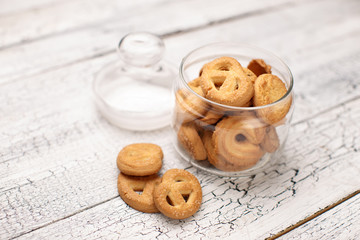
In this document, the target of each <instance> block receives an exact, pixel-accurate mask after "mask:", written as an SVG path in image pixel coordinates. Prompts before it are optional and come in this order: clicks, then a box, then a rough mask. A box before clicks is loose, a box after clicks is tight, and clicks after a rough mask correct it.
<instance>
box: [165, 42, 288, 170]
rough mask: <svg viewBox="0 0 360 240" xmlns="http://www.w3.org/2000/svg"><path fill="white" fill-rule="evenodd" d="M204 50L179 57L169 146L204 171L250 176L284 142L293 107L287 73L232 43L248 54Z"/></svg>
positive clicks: (277, 62)
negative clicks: (180, 59)
mask: <svg viewBox="0 0 360 240" xmlns="http://www.w3.org/2000/svg"><path fill="white" fill-rule="evenodd" d="M206 48H214V46H206V47H204V48H200V49H198V50H195V51H194V52H195V53H196V54H195V53H194V52H192V53H190V54H189V55H188V56H187V57H186V58H185V59H184V60H183V63H182V66H181V69H180V75H181V76H180V82H178V83H177V84H176V85H175V88H174V90H175V109H174V112H173V119H172V126H173V129H174V132H175V133H176V135H174V142H175V147H176V149H177V151H178V152H179V153H180V155H181V156H182V157H183V158H184V159H186V160H188V161H189V162H190V163H191V164H192V165H194V166H195V167H198V168H200V169H202V170H205V171H207V172H211V173H215V174H217V175H222V176H247V175H252V174H254V173H255V172H257V171H259V170H260V169H261V168H262V167H263V166H264V165H265V164H267V163H268V162H270V160H274V159H275V158H276V156H277V155H279V152H280V149H281V148H282V146H283V145H284V142H285V140H286V137H287V134H288V128H289V125H290V124H289V123H290V120H291V116H292V111H293V100H292V99H293V96H292V95H293V93H292V85H293V80H292V75H291V72H290V70H289V69H288V67H287V66H286V65H285V64H284V63H283V62H282V61H281V60H280V59H278V58H277V57H274V56H272V55H270V57H269V56H267V55H266V54H269V53H267V52H266V53H265V54H256V53H259V52H260V53H261V50H259V49H250V50H251V51H248V50H249V49H247V48H248V46H237V50H241V49H242V50H243V49H247V51H245V52H246V53H247V54H248V55H241V54H239V55H235V54H229V55H225V54H215V56H214V55H210V56H208V54H209V51H208V49H206ZM215 49H217V51H219V46H215ZM205 50H206V51H205ZM196 51H199V52H196ZM252 51H253V53H251V52H252ZM192 55H194V56H192ZM258 56H260V57H263V58H260V57H258ZM271 57H273V58H274V59H272V58H271ZM194 73H195V74H194ZM181 80H182V81H181ZM184 130H186V131H184ZM185 132H186V134H184V133H185ZM199 156H200V157H199Z"/></svg>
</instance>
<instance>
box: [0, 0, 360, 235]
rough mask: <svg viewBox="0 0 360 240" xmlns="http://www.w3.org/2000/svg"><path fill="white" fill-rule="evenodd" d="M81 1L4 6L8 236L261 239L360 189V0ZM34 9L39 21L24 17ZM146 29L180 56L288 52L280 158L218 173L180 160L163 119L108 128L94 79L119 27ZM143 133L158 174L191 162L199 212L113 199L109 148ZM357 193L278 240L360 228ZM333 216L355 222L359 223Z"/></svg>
mask: <svg viewBox="0 0 360 240" xmlns="http://www.w3.org/2000/svg"><path fill="white" fill-rule="evenodd" d="M83 2H84V1H80V0H78V1H50V0H49V1H47V0H46V1H45V0H42V1H38V2H37V1H33V2H32V4H29V3H26V4H24V5H22V4H20V3H19V1H16V3H17V5H14V6H13V7H8V8H7V9H5V10H4V11H3V13H4V14H1V12H0V34H1V35H0V36H1V37H0V42H1V47H0V66H1V67H0V143H1V144H0V239H3V238H4V239H8V238H14V237H20V238H23V239H53V238H57V239H69V238H78V239H84V238H86V239H98V238H100V237H101V238H105V239H114V238H122V239H123V238H136V239H138V238H148V239H152V238H155V237H158V238H160V239H166V238H169V237H171V238H181V239H182V238H186V237H190V236H191V237H194V238H215V237H224V238H234V239H238V238H241V239H261V238H266V237H270V236H274V235H275V234H278V233H279V232H281V231H283V230H285V229H287V228H288V227H291V226H292V225H295V224H297V223H299V222H300V221H303V220H304V219H307V218H310V217H311V216H313V214H315V213H316V212H318V211H319V210H321V209H324V208H326V207H327V206H329V205H331V204H333V203H335V202H337V201H339V199H342V198H344V197H346V196H348V195H349V194H351V193H353V192H354V191H357V190H359V189H360V180H359V178H358V176H359V174H360V166H359V165H360V163H359V159H360V155H359V147H360V134H359V133H360V125H359V123H360V121H359V120H360V109H359V107H358V105H359V104H360V92H359V85H360V80H359V79H360V76H359V72H358V71H357V69H358V68H359V67H360V48H359V44H358V43H359V40H360V39H359V38H360V36H359V33H360V28H359V26H360V24H359V23H360V14H359V13H360V3H359V1H357V0H347V1H340V0H330V1H300V2H299V1H296V2H295V1H294V2H292V1H281V0H278V1H271V3H270V2H269V1H261V2H255V1H243V2H240V1H229V3H228V5H225V6H224V5H219V3H218V1H200V0H198V1H151V2H147V1H146V3H144V2H145V1H129V2H131V3H127V5H119V3H120V1H118V2H117V1H109V4H108V5H104V4H102V2H100V1H91V2H92V3H90V2H89V1H86V2H89V3H87V4H85V5H84V6H83V8H82V7H81V6H82V4H81V3H83ZM121 3H122V2H121ZM2 4H3V2H2ZM139 5H141V6H142V7H141V9H138V6H139ZM115 6H117V7H118V8H117V7H115ZM119 6H121V7H119ZM34 8H35V9H36V11H38V12H39V18H36V19H34V21H33V22H32V23H27V22H28V21H30V19H32V17H31V16H32V15H33V14H34ZM36 11H35V12H36ZM58 11H59V14H55V13H57V12H58ZM62 11H63V12H62ZM123 12H125V13H126V14H124V15H121V14H119V13H123ZM67 13H68V14H67ZM75 13H76V14H79V18H71V20H69V19H68V18H67V17H68V16H72V15H71V14H75ZM140 13H141V14H140ZM91 14H94V15H96V16H95V17H94V18H90V17H89V16H90V15H91ZM139 15H141V16H139ZM344 16H346V17H344ZM57 17H58V20H59V21H57V20H56V19H57ZM164 18H165V19H167V21H165V22H164V21H161V20H162V19H164ZM21 19H22V20H23V21H20V20H21ZM26 20H27V21H26ZM46 20H47V21H46ZM44 21H45V22H47V24H41V22H44ZM9 23H11V24H13V25H14V26H16V29H18V31H13V30H12V29H11V27H10V26H9ZM142 29H148V30H150V31H153V32H155V33H158V34H162V35H163V36H164V38H165V43H166V45H167V54H166V58H167V59H168V60H169V61H171V62H173V63H174V64H179V61H180V59H181V57H183V56H184V55H185V54H186V53H187V52H188V51H190V50H192V49H194V48H196V47H198V46H201V45H203V44H206V43H208V42H214V41H225V40H226V41H228V40H231V41H240V42H249V43H253V44H256V45H258V46H261V47H264V48H267V49H269V50H271V51H273V52H275V53H277V54H278V55H280V56H281V57H283V58H284V59H285V61H286V62H287V63H289V65H290V68H291V69H292V71H293V73H294V77H295V92H296V108H295V114H294V124H293V126H292V129H291V133H290V136H289V139H288V143H287V145H286V148H285V150H284V154H283V156H282V157H281V159H279V161H278V163H276V164H274V165H273V166H271V167H269V168H268V169H266V170H265V171H264V172H263V173H261V174H258V175H256V176H254V177H253V178H248V179H227V178H220V177H216V176H210V175H207V174H205V173H203V172H201V171H197V170H196V169H194V168H192V167H190V165H189V164H187V163H186V162H183V161H182V160H181V159H180V157H179V156H178V155H177V154H176V153H175V151H174V149H173V147H172V145H171V130H170V129H169V128H165V129H161V130H158V131H153V132H130V131H126V130H122V129H118V128H115V127H113V126H112V125H110V124H108V123H107V121H106V120H104V119H103V118H102V117H101V116H100V115H99V113H98V112H97V111H96V109H95V107H94V106H93V103H92V99H91V81H92V79H93V75H94V74H95V73H96V72H97V71H98V70H99V69H100V68H101V67H102V66H103V65H104V64H106V63H108V62H109V61H112V60H114V59H116V56H115V53H113V51H112V49H113V48H114V46H115V45H116V44H117V42H118V40H119V38H120V37H121V36H122V35H124V34H125V33H126V32H128V31H130V30H142ZM21 30H23V31H21ZM178 31H180V32H178ZM177 32H178V33H177ZM94 39H96V41H95V40H94ZM139 141H148V142H153V143H157V144H159V145H160V146H162V147H163V150H164V153H165V159H164V167H163V169H162V170H161V172H162V173H163V172H165V171H166V170H167V169H169V168H173V167H178V168H187V169H188V170H189V171H191V172H192V173H194V174H196V176H197V177H198V178H199V180H200V181H201V184H202V187H203V191H204V201H203V205H202V207H201V209H200V211H199V212H198V213H197V214H196V215H195V216H193V217H191V218H190V219H187V220H183V221H174V220H169V219H167V218H165V217H163V216H161V215H159V214H143V213H139V212H137V211H135V210H133V209H130V208H129V207H127V205H126V204H125V203H124V202H123V201H122V200H121V199H120V198H119V196H118V193H117V189H116V177H117V174H118V170H117V168H116V165H115V157H116V155H117V152H118V151H119V150H120V149H121V148H122V147H123V146H125V145H126V144H129V143H133V142H139ZM354 199H355V200H354V201H353V199H352V198H350V199H349V200H348V201H346V202H347V203H348V204H345V205H344V203H343V204H341V205H339V207H341V206H342V207H341V208H342V209H344V210H343V211H341V212H336V213H333V212H331V211H333V210H335V209H336V208H334V209H333V210H330V211H328V212H325V213H323V214H322V215H320V216H319V217H318V218H315V219H313V220H312V221H309V222H307V223H305V224H303V225H301V226H300V227H297V228H296V229H295V230H293V231H291V232H289V233H286V234H285V235H284V236H283V238H284V239H288V237H289V238H291V237H295V235H294V234H295V233H299V234H300V237H302V238H303V239H305V238H307V237H309V238H311V237H312V236H314V239H317V238H316V237H317V236H321V234H322V233H321V231H318V229H320V230H321V229H322V228H323V227H325V226H326V228H330V229H335V230H334V231H337V232H341V234H342V235H334V236H333V238H334V239H336V236H341V237H342V238H345V239H346V238H351V237H354V236H358V234H359V231H360V230H358V229H357V228H353V227H351V226H352V225H351V224H358V217H357V215H356V214H355V215H354V214H351V212H352V210H351V209H352V208H356V207H357V206H358V200H356V198H354ZM342 212H346V214H344V215H341V213H342ZM325 214H328V215H329V214H336V216H337V218H338V219H350V223H351V224H350V225H347V226H349V227H347V229H351V231H341V227H342V225H341V224H338V223H336V222H332V221H329V220H328V219H329V217H327V216H328V215H325ZM339 214H340V215H339ZM347 216H349V217H347ZM352 216H353V217H352ZM316 219H321V220H320V221H319V220H316ZM297 229H298V232H296V230H297ZM308 229H309V231H310V232H314V234H315V233H316V232H319V233H320V234H318V235H316V234H315V235H306V234H305V232H308ZM311 229H313V230H311ZM336 229H337V230H336ZM296 235H298V234H296ZM287 236H288V237H287ZM325 236H329V238H331V237H332V235H325Z"/></svg>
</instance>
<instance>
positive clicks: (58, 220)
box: [10, 196, 119, 239]
mask: <svg viewBox="0 0 360 240" xmlns="http://www.w3.org/2000/svg"><path fill="white" fill-rule="evenodd" d="M118 197H119V196H115V197H112V198H109V199H106V200H104V201H101V202H98V203H96V204H94V205H91V206H88V207H86V208H84V209H80V210H79V211H76V212H73V213H72V214H69V215H67V216H64V217H62V218H59V219H56V220H54V221H51V222H49V223H46V224H44V225H41V226H39V227H36V228H33V229H31V230H30V231H27V232H24V233H21V234H19V235H17V236H15V237H12V238H10V239H16V238H19V237H21V236H23V235H26V234H29V233H31V232H34V231H36V230H39V229H41V228H44V227H47V226H49V225H51V224H53V223H56V222H60V221H62V220H65V219H66V218H69V217H72V216H75V215H77V214H79V213H82V212H85V211H87V210H89V209H92V208H94V207H97V206H99V205H101V204H104V203H107V202H110V201H111V200H114V199H116V198H118Z"/></svg>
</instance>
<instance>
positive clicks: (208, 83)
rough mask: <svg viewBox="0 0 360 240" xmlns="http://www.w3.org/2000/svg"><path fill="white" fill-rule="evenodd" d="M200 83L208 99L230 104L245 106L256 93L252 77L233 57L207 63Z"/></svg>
mask: <svg viewBox="0 0 360 240" xmlns="http://www.w3.org/2000/svg"><path fill="white" fill-rule="evenodd" d="M200 85H201V88H202V90H203V92H204V93H205V97H206V98H207V99H209V100H212V101H214V102H217V103H221V104H225V105H230V106H238V107H242V106H245V105H246V104H247V103H248V102H249V101H250V99H251V98H252V97H253V95H254V87H253V84H252V82H251V79H250V78H249V77H248V76H247V74H246V73H245V72H244V70H243V68H242V67H241V65H240V63H239V62H238V61H237V60H236V59H234V58H231V57H221V58H217V59H215V60H213V61H212V62H210V63H207V64H205V65H204V67H203V70H202V73H201V77H200Z"/></svg>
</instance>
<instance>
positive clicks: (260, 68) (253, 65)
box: [247, 59, 271, 77]
mask: <svg viewBox="0 0 360 240" xmlns="http://www.w3.org/2000/svg"><path fill="white" fill-rule="evenodd" d="M247 68H248V69H250V70H251V71H252V72H253V73H254V74H255V75H256V76H257V77H258V76H260V75H261V74H265V73H271V66H269V65H267V64H266V63H265V61H264V60H262V59H253V60H251V61H250V62H249V65H248V66H247Z"/></svg>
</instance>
